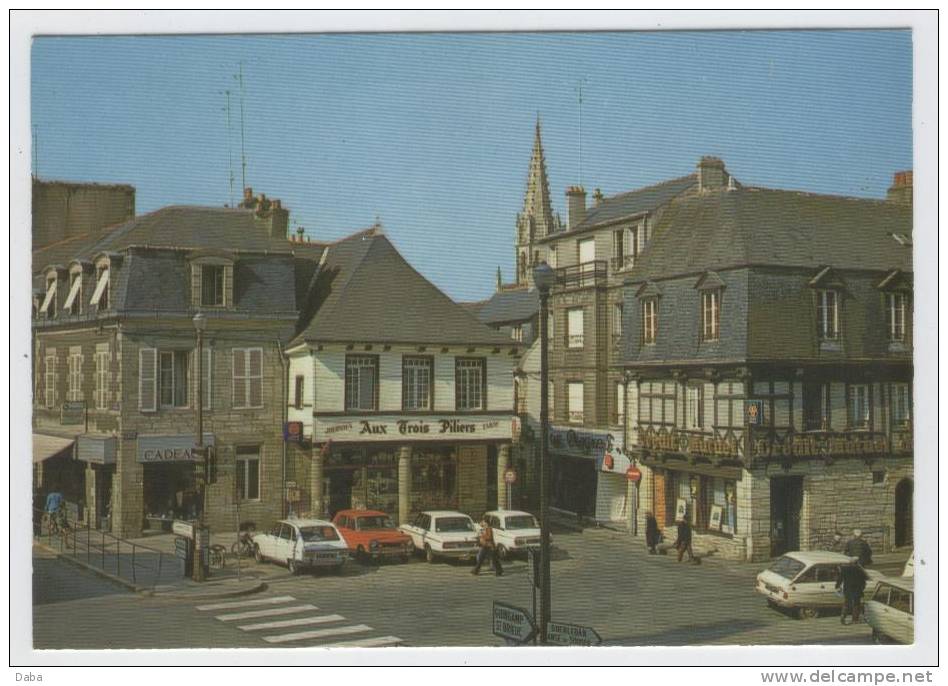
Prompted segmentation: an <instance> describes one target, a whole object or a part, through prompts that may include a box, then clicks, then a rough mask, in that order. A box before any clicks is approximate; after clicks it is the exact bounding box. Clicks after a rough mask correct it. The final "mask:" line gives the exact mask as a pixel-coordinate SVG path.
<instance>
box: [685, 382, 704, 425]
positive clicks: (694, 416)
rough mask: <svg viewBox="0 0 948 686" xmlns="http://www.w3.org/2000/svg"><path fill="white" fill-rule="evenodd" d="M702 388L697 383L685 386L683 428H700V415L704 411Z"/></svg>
mask: <svg viewBox="0 0 948 686" xmlns="http://www.w3.org/2000/svg"><path fill="white" fill-rule="evenodd" d="M702 396H703V388H702V387H701V386H697V385H688V386H686V387H685V428H686V429H689V430H692V431H694V430H696V429H700V428H701V424H702V422H701V417H702V413H703V412H704V407H703V405H704V403H703V402H702V401H703V400H704V398H703V397H702Z"/></svg>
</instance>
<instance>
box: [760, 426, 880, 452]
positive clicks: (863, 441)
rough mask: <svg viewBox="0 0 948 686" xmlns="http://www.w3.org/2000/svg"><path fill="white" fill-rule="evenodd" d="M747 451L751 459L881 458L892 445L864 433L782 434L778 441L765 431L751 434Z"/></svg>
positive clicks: (875, 436)
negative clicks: (765, 435) (762, 435)
mask: <svg viewBox="0 0 948 686" xmlns="http://www.w3.org/2000/svg"><path fill="white" fill-rule="evenodd" d="M758 433H759V432H758ZM751 451H752V454H753V456H754V457H843V456H869V455H885V454H888V453H890V452H892V446H891V444H890V442H889V438H888V436H886V435H885V434H882V433H872V432H867V431H850V432H840V433H828V432H815V433H786V434H784V435H783V436H782V437H780V438H779V439H778V438H777V437H776V436H774V435H773V434H771V433H770V432H768V436H767V437H761V438H758V437H757V436H755V435H754V434H753V433H752V434H751Z"/></svg>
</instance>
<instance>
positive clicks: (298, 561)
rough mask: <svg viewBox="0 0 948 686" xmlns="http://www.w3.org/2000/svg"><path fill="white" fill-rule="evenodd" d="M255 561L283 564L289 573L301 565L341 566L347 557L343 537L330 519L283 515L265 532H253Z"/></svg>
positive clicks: (296, 572)
mask: <svg viewBox="0 0 948 686" xmlns="http://www.w3.org/2000/svg"><path fill="white" fill-rule="evenodd" d="M253 554H254V557H255V558H256V560H257V562H266V561H268V560H270V561H273V562H278V563H280V564H285V565H286V567H287V569H289V571H290V573H291V574H298V573H299V572H300V571H302V570H303V569H307V568H309V569H312V568H315V567H330V568H335V569H341V568H342V566H343V565H344V564H345V563H346V560H348V559H349V550H348V547H347V545H346V540H345V539H344V538H343V537H342V535H341V534H340V533H339V530H338V529H336V527H335V526H333V524H332V522H327V521H324V520H321V519H284V520H282V521H279V522H277V523H276V524H274V525H273V526H272V527H270V530H269V531H267V532H266V533H258V534H254V537H253Z"/></svg>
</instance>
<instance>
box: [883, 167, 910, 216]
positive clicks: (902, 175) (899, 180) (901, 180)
mask: <svg viewBox="0 0 948 686" xmlns="http://www.w3.org/2000/svg"><path fill="white" fill-rule="evenodd" d="M885 199H886V200H888V201H889V202H893V203H896V204H899V205H908V206H909V207H911V206H912V170H911V169H908V170H906V171H900V172H895V174H893V176H892V185H891V186H889V190H888V191H887V192H886V195H885Z"/></svg>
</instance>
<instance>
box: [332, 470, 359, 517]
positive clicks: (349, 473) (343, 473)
mask: <svg viewBox="0 0 948 686" xmlns="http://www.w3.org/2000/svg"><path fill="white" fill-rule="evenodd" d="M354 479H355V473H354V471H353V470H351V469H334V470H332V471H330V472H329V516H330V517H335V516H336V513H337V512H339V510H348V509H349V508H350V507H352V483H353V481H354Z"/></svg>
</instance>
